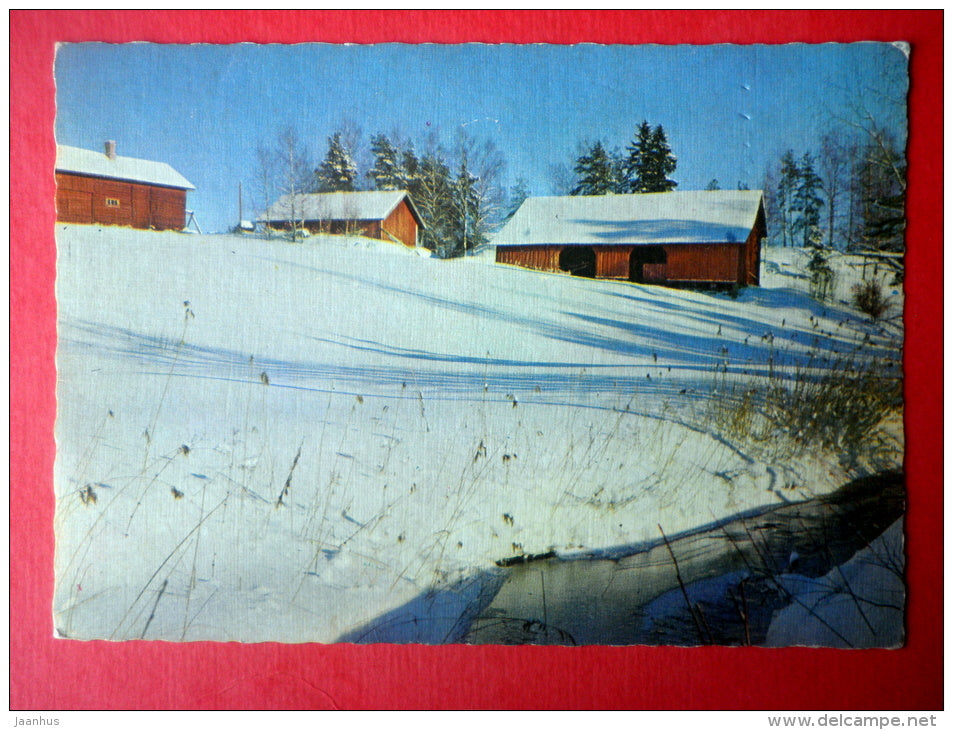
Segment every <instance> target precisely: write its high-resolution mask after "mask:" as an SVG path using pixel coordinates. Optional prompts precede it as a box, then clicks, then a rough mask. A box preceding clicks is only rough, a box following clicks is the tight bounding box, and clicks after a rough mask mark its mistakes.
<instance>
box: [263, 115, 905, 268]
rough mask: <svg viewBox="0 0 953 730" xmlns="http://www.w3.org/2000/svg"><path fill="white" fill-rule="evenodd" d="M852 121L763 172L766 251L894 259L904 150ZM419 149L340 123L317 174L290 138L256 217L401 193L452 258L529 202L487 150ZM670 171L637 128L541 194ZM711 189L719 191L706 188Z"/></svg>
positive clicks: (619, 187)
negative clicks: (371, 193)
mask: <svg viewBox="0 0 953 730" xmlns="http://www.w3.org/2000/svg"><path fill="white" fill-rule="evenodd" d="M856 119H857V120H859V121H851V120H847V121H845V120H841V121H842V122H843V123H841V124H838V125H832V127H831V130H832V131H830V132H828V133H827V134H825V135H824V136H823V137H822V139H821V140H820V141H819V144H818V146H817V149H815V150H808V151H803V152H800V154H795V152H794V151H793V150H788V151H786V152H785V153H784V154H783V155H781V156H780V158H779V159H778V160H777V161H776V162H775V163H774V164H772V165H771V166H770V167H769V169H768V170H767V171H766V173H765V177H764V180H763V184H762V188H763V190H764V194H765V208H766V215H767V218H768V230H769V234H770V236H771V239H772V241H773V242H774V243H775V244H779V245H782V246H814V247H825V248H831V249H833V248H837V249H841V250H872V251H877V252H881V253H901V252H902V251H903V231H904V204H905V197H906V172H907V170H906V161H905V157H904V152H903V149H902V147H901V145H900V144H899V143H898V142H897V140H896V139H895V138H894V137H892V136H891V134H890V133H889V132H887V131H886V130H885V129H884V128H882V127H880V126H878V125H877V124H876V123H875V122H874V120H873V118H872V117H871V116H870V115H869V114H867V115H866V116H863V115H861V114H858V115H857V116H856ZM419 149H420V148H418V147H417V146H416V145H415V143H414V142H413V140H411V139H409V138H406V137H403V136H402V135H400V134H399V133H391V134H384V133H377V134H375V135H373V136H371V137H370V138H369V139H368V140H367V142H365V141H364V138H363V136H362V133H361V130H360V129H359V128H358V127H356V125H354V124H353V123H344V124H342V125H340V128H339V129H338V130H337V131H335V132H334V133H333V134H332V135H331V136H330V137H328V138H327V147H326V151H325V153H324V156H323V157H322V158H321V160H320V162H318V163H317V164H314V162H313V160H312V157H311V153H310V150H309V149H308V146H307V145H306V144H305V143H304V142H303V141H302V140H301V139H300V137H299V136H298V134H297V132H296V131H295V130H294V129H293V128H289V129H287V130H285V132H284V133H283V134H281V135H280V136H279V138H278V139H277V140H276V141H275V143H274V144H272V145H260V146H259V148H258V170H257V178H258V183H259V195H260V197H261V203H262V204H261V206H260V209H261V210H264V208H265V207H267V205H269V204H271V203H273V202H274V201H275V200H276V199H277V198H278V197H280V196H281V195H290V196H292V198H293V199H294V198H295V196H298V195H301V194H306V193H322V192H335V191H356V190H407V191H408V192H409V193H410V195H411V197H412V199H413V201H414V204H415V206H416V207H417V210H418V211H419V213H420V215H421V217H422V218H423V222H424V225H425V228H424V230H422V231H421V243H422V245H424V246H426V247H427V248H429V249H431V250H432V251H434V252H435V254H436V255H438V256H441V257H444V258H449V257H452V256H459V255H464V254H466V253H469V252H471V251H473V250H474V249H477V248H479V247H480V246H482V245H483V244H484V243H486V242H487V240H488V239H489V236H490V235H491V233H492V232H493V231H494V230H496V229H497V228H498V227H499V226H500V225H501V224H502V223H503V222H505V221H506V220H507V219H508V218H509V217H510V216H512V215H513V213H514V212H515V211H516V209H517V208H518V207H519V206H520V204H521V203H522V202H523V201H524V200H525V199H526V198H527V197H529V195H530V194H531V191H530V188H529V185H528V184H527V182H526V181H525V180H524V179H522V178H518V179H517V180H516V184H515V185H514V186H513V187H512V188H511V189H509V190H506V189H504V182H503V181H504V173H505V169H506V160H505V158H504V155H503V153H502V152H501V151H500V150H499V148H498V147H497V146H496V144H495V143H494V142H493V141H492V140H491V139H476V138H474V137H471V136H470V135H468V134H466V133H465V132H462V131H461V132H460V133H459V134H458V135H457V136H456V138H455V139H454V141H453V143H452V144H451V145H450V146H449V147H446V146H444V145H443V144H442V143H441V141H440V139H439V135H438V134H437V133H435V132H434V133H431V134H430V135H428V137H427V139H426V140H425V144H424V145H423V148H422V151H418V150H419ZM677 164H678V159H677V157H676V156H675V154H674V153H673V151H672V149H671V147H670V145H669V142H668V138H667V135H666V132H665V129H664V128H663V127H662V126H661V125H656V126H654V127H653V126H652V125H650V124H649V123H648V121H646V120H644V121H643V122H642V123H641V124H640V125H639V126H638V127H637V128H636V130H635V133H634V134H633V137H632V139H631V141H630V142H629V144H628V145H626V146H625V147H624V148H616V149H613V150H609V149H607V148H606V146H605V145H604V144H603V142H601V141H598V142H595V143H594V144H585V145H583V146H581V147H580V148H579V149H578V151H577V153H576V154H575V155H573V156H572V157H571V159H570V161H569V163H568V164H565V163H560V164H556V165H551V166H550V177H551V180H550V183H551V188H552V193H554V194H557V195H607V194H627V193H656V192H668V191H671V190H674V189H675V188H676V187H677V186H678V183H677V182H676V181H675V179H674V177H673V175H674V173H675V170H676V167H677ZM747 187H748V186H747V184H746V183H743V182H739V183H738V188H739V189H747ZM719 188H720V185H719V183H718V181H717V180H716V179H712V180H711V182H709V184H708V185H707V186H706V189H708V190H716V189H719ZM292 235H294V231H292Z"/></svg>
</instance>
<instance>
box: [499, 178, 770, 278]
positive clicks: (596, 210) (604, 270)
mask: <svg viewBox="0 0 953 730" xmlns="http://www.w3.org/2000/svg"><path fill="white" fill-rule="evenodd" d="M766 235H767V227H766V225H765V217H764V202H763V196H762V193H761V191H760V190H705V191H691V192H669V193H642V194H635V195H580V196H566V197H550V198H527V199H526V200H525V201H524V202H523V204H522V205H521V206H520V208H519V210H517V211H516V214H515V215H514V216H513V217H512V218H511V219H510V220H509V221H508V222H507V223H506V225H505V226H503V228H502V229H501V230H500V231H499V233H497V235H496V236H494V238H493V243H494V245H495V246H496V261H497V263H501V264H514V265H516V266H522V267H525V268H529V269H536V270H538V271H554V272H559V271H562V272H565V273H569V274H573V275H575V276H588V277H592V278H597V279H624V280H628V281H633V282H638V283H646V284H666V285H671V286H712V285H714V286H733V285H737V286H748V285H755V286H756V285H757V284H758V283H759V280H760V275H759V272H760V267H761V241H762V239H763V238H764V237H765V236H766Z"/></svg>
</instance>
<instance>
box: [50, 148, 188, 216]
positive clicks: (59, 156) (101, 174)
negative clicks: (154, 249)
mask: <svg viewBox="0 0 953 730" xmlns="http://www.w3.org/2000/svg"><path fill="white" fill-rule="evenodd" d="M189 190H195V186H193V185H192V183H190V182H189V181H188V180H186V179H185V178H184V177H182V175H180V174H179V173H178V172H176V171H175V170H174V169H172V167H170V166H169V165H167V164H166V163H164V162H152V161H150V160H137V159H135V158H132V157H120V156H119V155H117V154H116V143H115V142H106V145H105V151H104V152H92V151H90V150H84V149H80V148H78V147H67V146H65V145H57V147H56V219H57V220H58V221H63V222H64V223H101V224H106V225H117V226H132V227H133V228H151V229H155V230H159V231H162V230H169V229H172V230H181V229H183V228H185V224H186V219H185V215H186V211H185V196H186V192H187V191H189Z"/></svg>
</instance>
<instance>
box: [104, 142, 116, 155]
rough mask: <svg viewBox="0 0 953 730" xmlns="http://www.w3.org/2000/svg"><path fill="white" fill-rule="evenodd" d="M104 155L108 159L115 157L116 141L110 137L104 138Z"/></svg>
mask: <svg viewBox="0 0 953 730" xmlns="http://www.w3.org/2000/svg"><path fill="white" fill-rule="evenodd" d="M106 157H108V158H109V159H110V160H115V159H116V143H115V142H113V141H112V140H111V139H108V140H106Z"/></svg>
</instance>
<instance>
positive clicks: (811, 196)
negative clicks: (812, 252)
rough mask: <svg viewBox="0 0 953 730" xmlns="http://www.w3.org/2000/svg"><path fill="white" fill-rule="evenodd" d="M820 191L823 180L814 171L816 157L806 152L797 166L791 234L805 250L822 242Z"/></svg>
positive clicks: (822, 202)
mask: <svg viewBox="0 0 953 730" xmlns="http://www.w3.org/2000/svg"><path fill="white" fill-rule="evenodd" d="M820 190H821V178H820V177H819V176H818V174H817V173H816V172H815V171H814V157H813V156H812V155H811V154H810V153H809V152H805V153H804V155H803V156H802V157H801V161H800V163H799V164H798V165H797V187H796V188H795V189H794V194H793V196H792V200H791V210H792V211H793V213H794V220H793V222H792V224H791V233H792V234H793V236H794V238H795V240H798V241H799V242H800V244H801V246H803V247H805V248H806V247H807V246H810V245H811V244H812V243H814V242H815V239H817V240H820V239H819V237H820V230H819V224H820V221H821V206H823V205H824V200H823V198H821V195H820Z"/></svg>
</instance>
